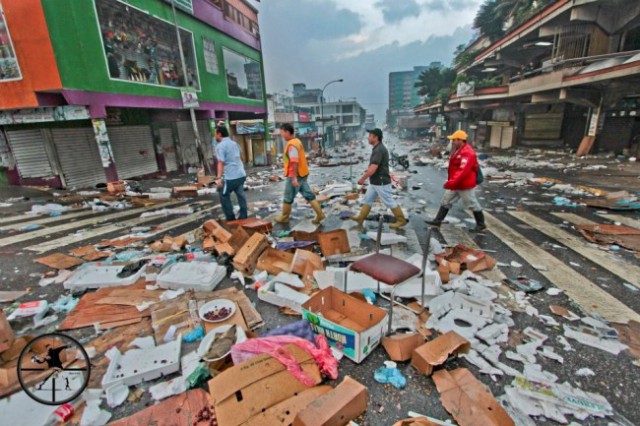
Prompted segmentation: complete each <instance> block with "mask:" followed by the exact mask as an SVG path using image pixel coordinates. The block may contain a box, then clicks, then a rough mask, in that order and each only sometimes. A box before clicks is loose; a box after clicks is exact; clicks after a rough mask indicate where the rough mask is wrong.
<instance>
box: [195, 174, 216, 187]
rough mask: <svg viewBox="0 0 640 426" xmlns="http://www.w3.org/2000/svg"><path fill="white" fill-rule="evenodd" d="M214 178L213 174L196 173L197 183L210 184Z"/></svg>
mask: <svg viewBox="0 0 640 426" xmlns="http://www.w3.org/2000/svg"><path fill="white" fill-rule="evenodd" d="M215 179H216V177H215V176H205V175H198V183H199V184H201V185H205V186H209V185H210V184H212V183H213V181H214V180H215Z"/></svg>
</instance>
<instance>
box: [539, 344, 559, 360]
mask: <svg viewBox="0 0 640 426" xmlns="http://www.w3.org/2000/svg"><path fill="white" fill-rule="evenodd" d="M538 352H539V353H540V355H542V356H543V357H545V358H549V359H552V360H554V361H558V362H559V363H560V364H563V363H564V357H563V356H562V355H560V354H557V353H556V352H555V350H554V349H553V348H552V347H551V346H543V347H542V348H540V350H539V351H538Z"/></svg>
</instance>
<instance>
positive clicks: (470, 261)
mask: <svg viewBox="0 0 640 426" xmlns="http://www.w3.org/2000/svg"><path fill="white" fill-rule="evenodd" d="M436 261H437V262H438V272H439V273H440V277H441V278H443V275H446V273H447V270H448V272H450V273H452V274H456V275H459V274H460V272H461V271H462V270H463V269H467V270H469V271H471V272H481V271H487V270H490V269H493V268H494V267H495V266H496V264H497V263H498V262H497V261H496V260H495V259H494V258H493V257H491V256H489V255H488V254H486V253H485V252H483V251H482V250H476V249H473V248H470V247H466V246H463V245H462V244H458V245H457V246H455V247H453V248H447V249H446V250H445V252H444V254H440V255H437V256H436ZM463 266H464V268H463ZM447 278H448V277H447ZM447 281H448V280H447ZM443 282H445V281H444V280H443Z"/></svg>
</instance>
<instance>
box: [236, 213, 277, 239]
mask: <svg viewBox="0 0 640 426" xmlns="http://www.w3.org/2000/svg"><path fill="white" fill-rule="evenodd" d="M227 225H228V226H241V227H242V228H244V229H245V230H246V231H247V232H248V233H249V235H253V234H254V233H256V232H260V233H261V234H268V233H270V232H271V230H272V229H273V223H271V222H269V221H266V220H261V219H257V218H255V217H250V218H248V219H239V220H233V221H230V222H227Z"/></svg>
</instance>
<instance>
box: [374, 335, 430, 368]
mask: <svg viewBox="0 0 640 426" xmlns="http://www.w3.org/2000/svg"><path fill="white" fill-rule="evenodd" d="M423 343H424V337H422V335H421V334H420V333H408V334H394V335H393V336H388V337H383V338H382V347H384V350H385V351H387V355H389V359H391V360H393V361H409V360H410V359H411V356H412V354H413V350H414V349H416V348H417V347H418V346H420V345H422V344H423Z"/></svg>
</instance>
